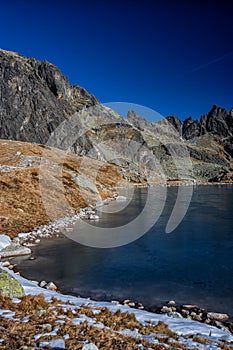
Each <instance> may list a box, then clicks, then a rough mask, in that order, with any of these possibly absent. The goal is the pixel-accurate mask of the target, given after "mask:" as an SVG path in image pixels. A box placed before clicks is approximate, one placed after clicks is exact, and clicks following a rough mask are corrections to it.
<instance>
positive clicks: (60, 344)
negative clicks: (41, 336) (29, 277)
mask: <svg viewBox="0 0 233 350" xmlns="http://www.w3.org/2000/svg"><path fill="white" fill-rule="evenodd" d="M48 345H49V346H50V347H51V348H54V349H59V350H60V349H65V348H66V345H65V341H64V339H61V338H58V339H53V340H51V341H50V342H49V344H48Z"/></svg>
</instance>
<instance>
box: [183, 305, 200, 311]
mask: <svg viewBox="0 0 233 350" xmlns="http://www.w3.org/2000/svg"><path fill="white" fill-rule="evenodd" d="M183 307H184V308H185V309H189V310H190V309H198V306H197V305H189V304H187V305H183Z"/></svg>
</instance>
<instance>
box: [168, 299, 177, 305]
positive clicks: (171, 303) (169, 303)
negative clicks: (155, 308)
mask: <svg viewBox="0 0 233 350" xmlns="http://www.w3.org/2000/svg"><path fill="white" fill-rule="evenodd" d="M167 305H170V306H172V305H176V302H175V301H174V300H170V301H169V302H168V303H167Z"/></svg>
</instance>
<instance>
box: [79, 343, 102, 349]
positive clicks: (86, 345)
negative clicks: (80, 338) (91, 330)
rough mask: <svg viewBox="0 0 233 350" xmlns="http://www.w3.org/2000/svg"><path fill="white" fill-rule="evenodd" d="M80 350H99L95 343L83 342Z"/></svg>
mask: <svg viewBox="0 0 233 350" xmlns="http://www.w3.org/2000/svg"><path fill="white" fill-rule="evenodd" d="M82 350H99V349H98V348H97V346H95V344H93V343H90V344H85V345H83V347H82Z"/></svg>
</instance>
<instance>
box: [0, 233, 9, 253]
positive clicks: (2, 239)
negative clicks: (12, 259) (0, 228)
mask: <svg viewBox="0 0 233 350" xmlns="http://www.w3.org/2000/svg"><path fill="white" fill-rule="evenodd" d="M10 244H11V239H10V237H9V236H7V235H0V251H1V250H2V249H4V248H6V247H7V246H9V245H10Z"/></svg>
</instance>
